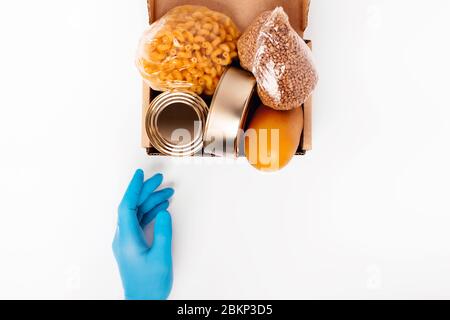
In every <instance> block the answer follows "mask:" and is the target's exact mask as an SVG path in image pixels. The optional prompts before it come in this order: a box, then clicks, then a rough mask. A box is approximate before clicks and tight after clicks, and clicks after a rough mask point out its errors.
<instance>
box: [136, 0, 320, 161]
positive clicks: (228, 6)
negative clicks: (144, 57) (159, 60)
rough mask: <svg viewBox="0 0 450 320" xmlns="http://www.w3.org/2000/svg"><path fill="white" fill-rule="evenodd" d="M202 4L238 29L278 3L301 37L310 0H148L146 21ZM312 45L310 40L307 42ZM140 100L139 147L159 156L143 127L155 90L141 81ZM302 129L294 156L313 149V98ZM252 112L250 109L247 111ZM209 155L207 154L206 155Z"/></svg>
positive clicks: (306, 103) (307, 109)
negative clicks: (140, 139)
mask: <svg viewBox="0 0 450 320" xmlns="http://www.w3.org/2000/svg"><path fill="white" fill-rule="evenodd" d="M186 4H190V5H203V6H206V7H208V8H210V9H212V10H216V11H219V12H223V13H225V14H227V15H228V16H230V17H231V18H232V19H233V21H234V22H235V23H236V25H237V26H238V28H239V29H240V30H241V31H244V30H245V29H246V28H247V26H248V25H249V24H250V23H251V22H252V21H253V20H254V18H256V17H257V16H258V15H259V14H260V13H261V12H263V11H266V10H272V9H274V8H275V7H277V6H282V7H283V8H284V10H285V11H286V13H287V14H288V15H289V20H290V23H291V25H292V27H293V28H294V29H295V30H296V31H297V32H298V33H299V34H300V35H301V36H303V34H304V32H305V30H306V28H307V27H308V13H309V4H310V0H245V1H242V0H147V6H148V16H149V24H151V23H152V22H154V21H156V20H158V19H159V18H161V17H162V16H163V15H164V14H165V13H167V11H169V10H170V9H172V8H173V7H176V6H180V5H186ZM307 43H308V45H309V46H310V47H311V44H312V43H311V41H309V40H308V41H307ZM142 91H143V99H142V101H143V102H142V147H143V148H145V149H146V150H147V154H149V155H151V156H161V154H160V153H159V152H158V151H157V150H156V149H155V148H153V147H152V146H151V144H150V141H149V138H148V136H147V132H146V130H145V118H146V115H147V110H148V108H149V106H150V102H151V101H152V99H153V98H154V96H155V94H157V93H155V92H154V91H153V90H151V89H150V88H149V87H148V85H147V84H145V83H143V88H142ZM303 111H304V128H303V133H302V137H301V140H300V143H299V147H298V150H297V155H303V154H305V152H306V151H308V150H311V148H312V134H311V133H312V126H311V124H312V99H309V100H308V101H307V102H305V104H304V105H303ZM250 112H251V111H250ZM208 156H209V155H208Z"/></svg>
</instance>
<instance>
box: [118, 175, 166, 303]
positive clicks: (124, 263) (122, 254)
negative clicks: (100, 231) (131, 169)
mask: <svg viewBox="0 0 450 320" xmlns="http://www.w3.org/2000/svg"><path fill="white" fill-rule="evenodd" d="M162 179H163V177H162V175H161V174H157V175H155V176H153V177H152V178H150V179H149V180H147V181H145V183H144V173H143V171H142V170H137V171H136V173H135V174H134V177H133V179H132V180H131V182H130V185H129V186H128V189H127V191H126V193H125V196H124V197H123V200H122V202H121V204H120V206H119V217H118V223H117V230H116V235H115V237H114V241H113V252H114V256H115V258H116V261H117V264H118V265H119V271H120V276H121V278H122V284H123V287H124V291H125V298H126V299H138V300H146V299H152V300H163V299H167V297H168V296H169V294H170V291H171V289H172V282H173V276H172V219H171V217H170V214H169V212H167V208H168V207H169V202H168V199H169V198H170V197H171V196H172V195H173V193H174V190H173V189H171V188H167V189H163V190H161V191H156V192H155V190H156V189H157V188H158V187H159V186H160V184H161V183H162ZM153 219H155V227H154V236H153V243H152V245H151V246H149V245H148V244H147V242H146V240H145V237H144V231H143V229H144V227H145V226H146V225H147V224H149V223H150V222H151V221H152V220H153Z"/></svg>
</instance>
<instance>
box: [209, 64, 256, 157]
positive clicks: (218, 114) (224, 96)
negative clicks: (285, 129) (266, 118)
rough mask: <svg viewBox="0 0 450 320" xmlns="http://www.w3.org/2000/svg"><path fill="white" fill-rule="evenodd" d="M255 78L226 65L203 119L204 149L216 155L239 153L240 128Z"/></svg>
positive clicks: (240, 142)
mask: <svg viewBox="0 0 450 320" xmlns="http://www.w3.org/2000/svg"><path fill="white" fill-rule="evenodd" d="M255 87H256V80H255V78H254V77H253V75H252V74H251V73H250V72H247V71H244V70H242V69H239V68H235V67H229V68H228V69H227V70H226V71H225V72H224V74H223V75H222V78H221V79H220V81H219V84H218V85H217V89H216V92H215V94H214V96H213V99H212V102H211V107H210V110H209V114H208V120H207V122H206V127H205V134H204V144H205V149H204V152H205V153H207V154H212V155H215V156H234V157H237V156H238V155H239V154H240V150H239V148H240V146H241V145H242V141H241V140H242V137H243V129H244V125H245V121H246V119H247V114H248V109H249V105H250V101H251V100H252V97H253V95H254V93H255Z"/></svg>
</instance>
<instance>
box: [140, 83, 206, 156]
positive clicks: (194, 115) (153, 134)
mask: <svg viewBox="0 0 450 320" xmlns="http://www.w3.org/2000/svg"><path fill="white" fill-rule="evenodd" d="M207 115H208V106H207V105H206V103H205V102H204V101H203V99H202V98H201V97H199V96H198V95H196V94H193V93H189V92H184V91H166V92H163V93H161V94H160V95H158V96H157V97H156V98H155V99H153V101H152V102H151V104H150V106H149V109H148V112H147V115H146V119H145V127H146V131H147V135H148V138H149V140H150V143H151V144H152V146H153V147H155V148H156V149H157V150H158V151H159V152H161V153H162V154H165V155H168V156H177V157H183V156H192V155H194V154H196V153H197V152H200V151H201V150H202V148H203V132H204V127H205V123H206V117H207Z"/></svg>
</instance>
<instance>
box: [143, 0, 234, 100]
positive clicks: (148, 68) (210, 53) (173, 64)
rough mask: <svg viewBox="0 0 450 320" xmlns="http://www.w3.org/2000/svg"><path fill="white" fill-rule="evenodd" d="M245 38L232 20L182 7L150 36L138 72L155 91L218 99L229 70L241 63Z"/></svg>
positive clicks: (154, 27)
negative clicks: (216, 95)
mask: <svg viewBox="0 0 450 320" xmlns="http://www.w3.org/2000/svg"><path fill="white" fill-rule="evenodd" d="M239 36H240V33H239V31H238V29H237V27H236V25H235V24H234V22H233V21H232V20H231V19H230V18H229V17H228V16H226V15H224V14H222V13H220V12H216V11H212V10H210V9H208V8H206V7H202V6H188V5H187V6H179V7H175V8H173V9H172V10H170V11H169V12H168V13H167V14H166V15H164V16H163V17H162V18H161V19H159V20H158V21H156V22H154V23H153V24H152V25H151V26H150V28H149V29H148V30H147V31H145V33H144V35H143V36H142V39H141V41H140V43H139V49H138V53H137V59H136V60H137V61H136V63H137V66H138V69H139V72H140V73H141V75H142V77H143V78H144V80H145V81H146V82H147V83H148V84H149V85H150V87H151V88H152V89H154V90H158V91H166V90H172V89H180V90H188V91H191V92H194V93H197V94H206V95H213V94H214V91H215V89H216V86H217V83H218V82H219V79H220V76H221V75H222V73H223V72H224V70H225V67H226V66H227V65H229V64H231V62H232V60H233V59H235V58H237V43H236V42H237V39H238V38H239Z"/></svg>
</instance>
